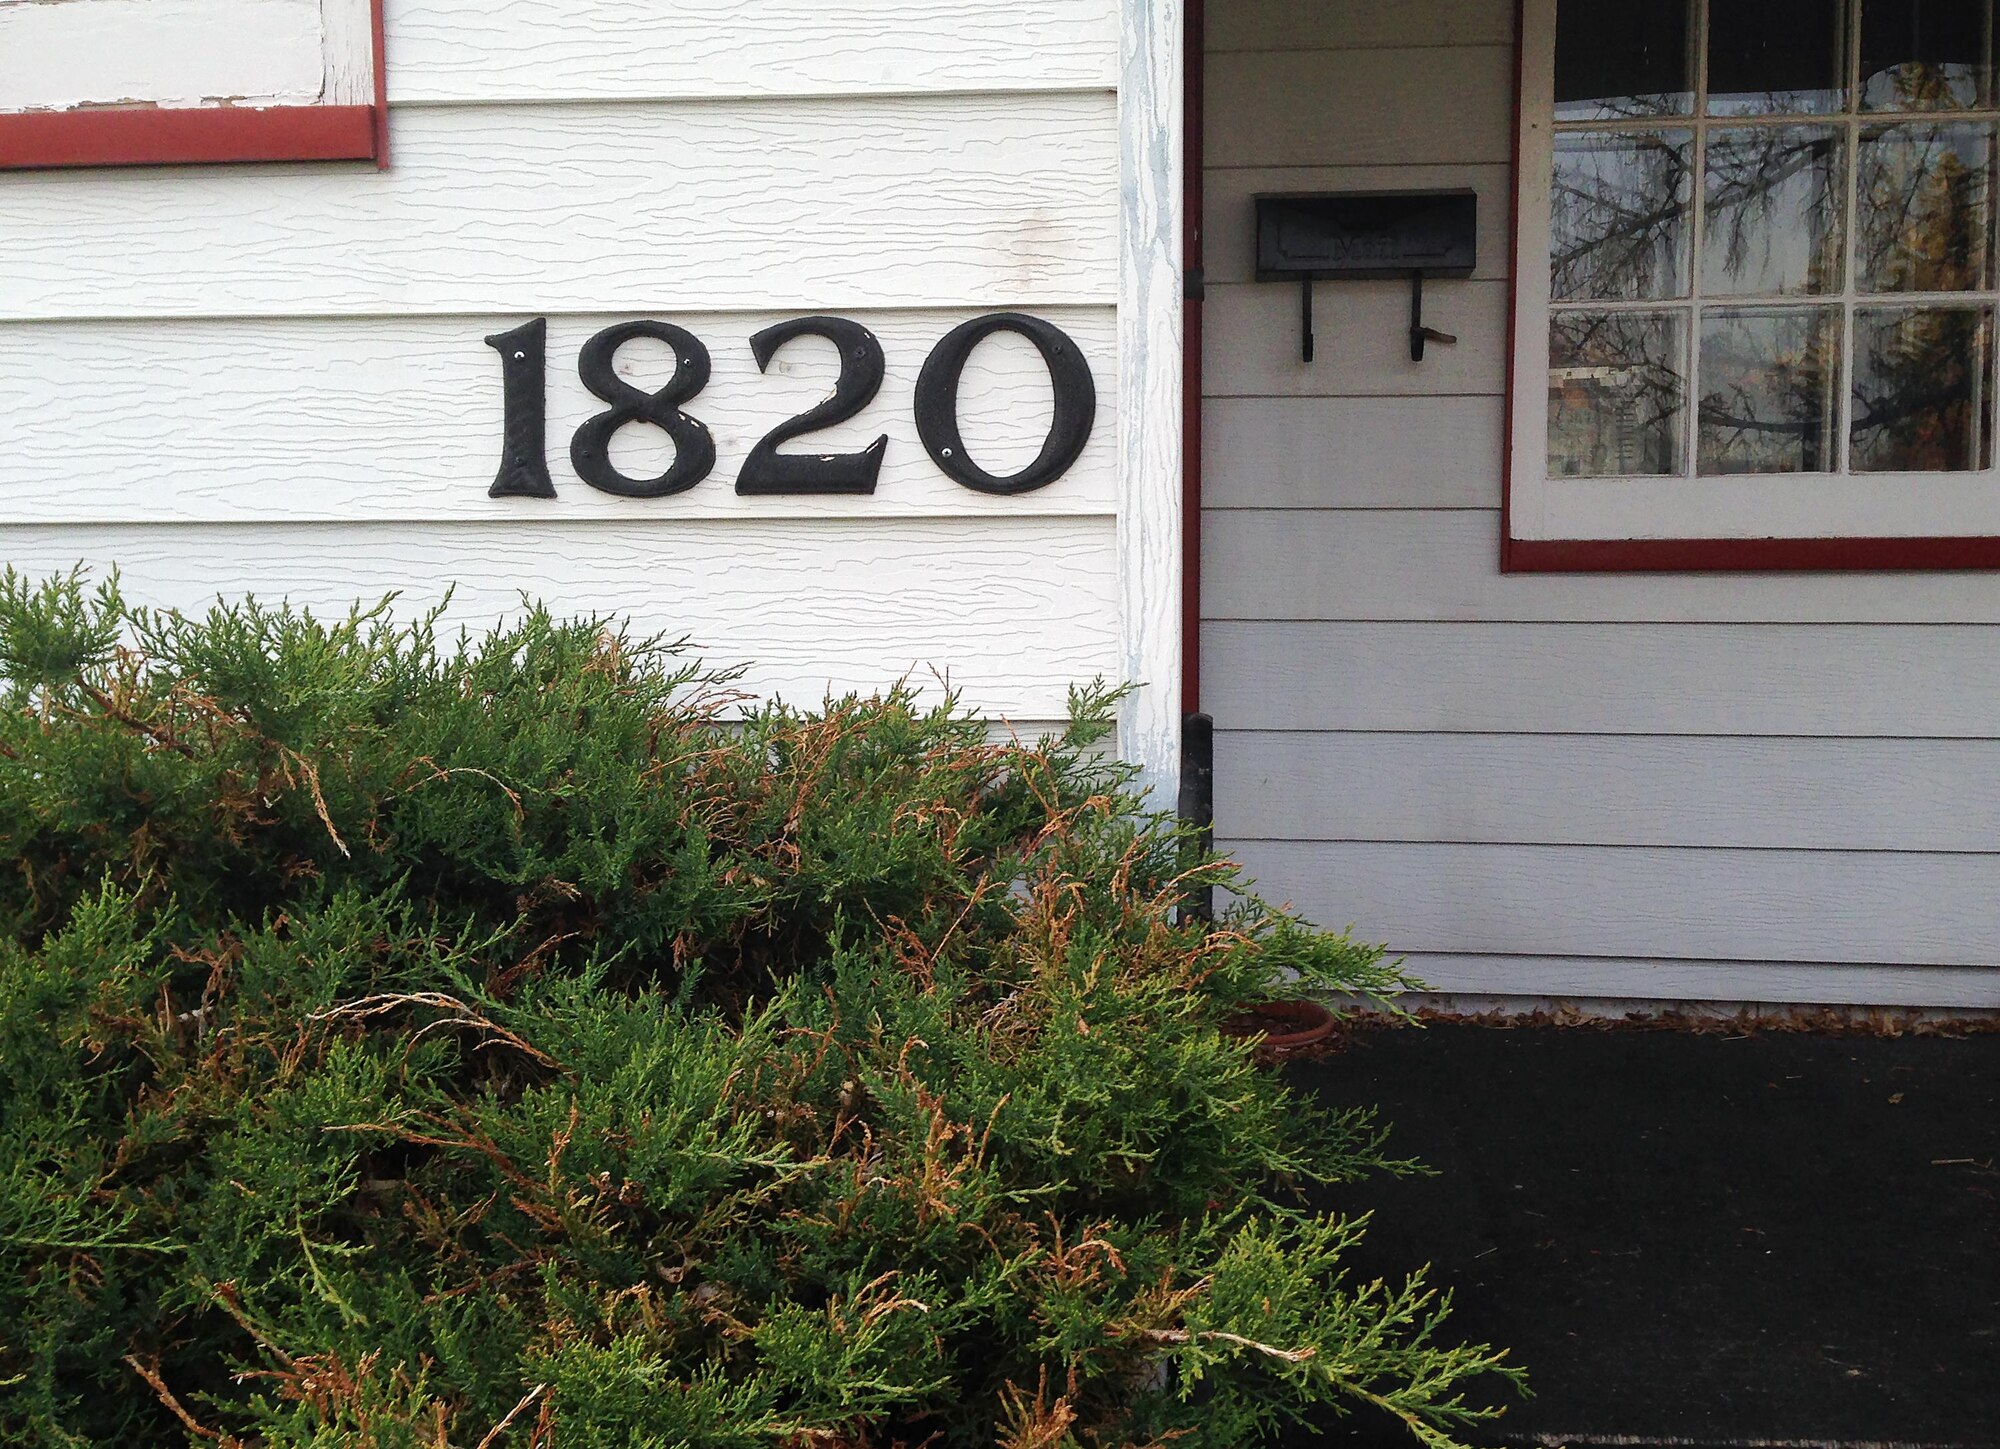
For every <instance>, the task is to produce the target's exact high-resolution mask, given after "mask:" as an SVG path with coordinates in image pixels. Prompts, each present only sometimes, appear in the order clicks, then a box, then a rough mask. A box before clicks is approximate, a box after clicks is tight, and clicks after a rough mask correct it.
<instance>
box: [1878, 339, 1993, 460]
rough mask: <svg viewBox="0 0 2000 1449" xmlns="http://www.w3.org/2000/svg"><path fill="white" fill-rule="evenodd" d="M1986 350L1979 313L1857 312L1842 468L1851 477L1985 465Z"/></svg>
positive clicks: (1988, 445) (1989, 342) (1988, 456)
mask: <svg viewBox="0 0 2000 1449" xmlns="http://www.w3.org/2000/svg"><path fill="white" fill-rule="evenodd" d="M1992 349H1993V314H1992V311H1991V310H1990V309H1989V308H1983V307H1957V308H1946V307H1899V308H1893V309H1891V308H1867V307H1863V308H1859V309H1857V310H1856V311H1855V314H1854V385H1853V393H1854V397H1853V402H1852V408H1853V417H1852V422H1851V424H1850V439H1849V444H1848V466H1849V467H1850V468H1851V469H1853V471H1855V472H1857V473H1862V472H1869V473H1876V472H1897V473H1939V472H1960V471H1964V470H1967V469H1975V468H1987V467H1991V466H1992V463H1993V444H1992V413H1993V402H1992V397H1991V384H1990V382H1989V379H1990V378H1991V376H1992Z"/></svg>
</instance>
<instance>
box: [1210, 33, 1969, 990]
mask: <svg viewBox="0 0 2000 1449" xmlns="http://www.w3.org/2000/svg"><path fill="white" fill-rule="evenodd" d="M1512 12H1513V7H1512V5H1511V4H1507V3H1487V0H1469V3H1463V4H1457V3H1455V4H1450V5H1442V4H1432V3H1429V0H1414V3H1408V4H1385V3H1375V0H1342V3H1333V4H1327V5H1309V6H1297V5H1282V4H1277V3H1265V0H1248V3H1244V4H1232V5H1227V6H1223V7H1220V10H1219V13H1218V14H1212V15H1211V16H1210V21H1209V52H1210V53H1209V56H1208V71H1209V84H1208V90H1207V96H1206V103H1207V107H1208V125H1209V134H1208V141H1207V149H1206V172H1205V176H1204V187H1205V191H1206V217H1205V236H1206V246H1207V261H1208V264H1209V265H1208V278H1209V281H1210V286H1209V289H1208V293H1207V296H1208V301H1207V305H1206V307H1205V312H1204V318H1205V325H1206V332H1207V337H1206V347H1205V354H1204V377H1205V382H1204V388H1203V391H1204V395H1205V402H1204V416H1203V428H1204V438H1203V454H1202V458H1203V493H1204V506H1205V516H1204V519H1203V525H1202V529H1203V534H1202V537H1203V559H1202V591H1203V592H1202V598H1203V617H1204V625H1203V630H1202V658H1203V675H1202V696H1201V698H1202V706H1203V708H1204V709H1206V710H1208V711H1209V712H1210V713H1211V714H1213V716H1214V717H1215V720H1216V726H1217V737H1216V752H1217V767H1216V810H1217V831H1218V835H1219V837H1220V838H1221V840H1222V842H1223V844H1224V846H1225V847H1226V848H1227V849H1229V850H1230V851H1232V853H1234V854H1236V855H1237V856H1238V857H1239V858H1241V859H1242V860H1243V861H1244V863H1245V865H1246V866H1247V867H1248V869H1249V871H1250V873H1251V874H1252V875H1253V876H1254V877H1255V878H1256V884H1257V889H1258V890H1259V891H1260V893H1263V894H1266V895H1268V896H1272V897H1276V898H1279V899H1286V900H1290V901H1293V902H1295V903H1296V904H1297V905H1298V906H1299V907H1300V908H1301V909H1302V910H1304V911H1305V912H1306V913H1307V914H1308V915H1309V916H1311V917H1313V918H1314V919H1316V920H1319V921H1322V922H1324V923H1327V924H1330V925H1344V924H1348V923H1352V924H1353V925H1354V927H1355V929H1356V930H1357V932H1358V933H1359V934H1360V935H1362V936H1364V937H1367V938H1369V939H1374V940H1381V941H1385V942H1386V943H1387V944H1388V945H1389V946H1390V947H1391V948H1392V949H1393V950H1395V951H1397V952H1399V953H1406V955H1407V958H1408V962H1409V965H1410V968H1411V969H1412V970H1413V971H1414V972H1415V973H1416V974H1417V975H1418V976H1419V977H1421V978H1423V979H1424V980H1426V981H1428V982H1429V983H1431V984H1432V985H1433V986H1435V987H1438V988H1439V989H1442V990H1445V991H1448V992H1452V993H1457V994H1462V995H1466V996H1472V997H1479V998H1486V997H1492V996H1510V995H1511V996H1525V997H1537V998H1548V997H1557V998H1575V999H1583V1000H1590V1001H1600V1002H1601V1001H1616V1000H1619V999H1685V1000H1703V1001H1755V1002H1794V1003H1810V1002H1835V1003H1860V1004H1879V1005H1893V1006H1940V1007H1981V1008H2000V911H1996V910H1995V909H1994V906H1993V902H1994V901H1995V900H1996V899H2000V576H1996V575H1993V574H1952V573H1933V574H1921V573H1919V574H1906V575H1893V576H1892V575H1862V574H1845V575H1840V576H1830V575H1755V576H1736V577H1717V576H1714V575H1693V574H1678V575H1676V574H1659V575H1626V576H1610V575H1594V576H1590V575H1569V576H1564V575H1541V576H1505V575H1502V574H1501V573H1500V572H1499V515H1498V510H1499V505H1500V490H1501V460H1502V456H1503V452H1504V439H1503V436H1502V427H1503V420H1502V409H1501V394H1502V393H1503V391H1504V389H1505V385H1506V376H1507V366H1506V364H1507V358H1506V347H1507V307H1508V298H1507V291H1508V288H1507V282H1506V278H1507V272H1508V257H1509V245H1508V237H1507V235H1506V226H1507V219H1508V211H1509V206H1510V196H1509V193H1510V188H1511V179H1510V176H1509V171H1508V164H1507V163H1508V155H1507V152H1508V137H1509V136H1510V134H1511V86H1512V64H1513V54H1512V47H1511V35H1512V23H1513V20H1512ZM1467 185H1469V186H1472V187H1473V188H1474V189H1475V190H1476V191H1477V192H1478V194H1479V205H1480V236H1479V265H1478V267H1477V269H1476V271H1475V274H1474V277H1473V278H1472V279H1471V280H1467V281H1442V282H1434V283H1432V284H1431V285H1430V286H1429V287H1428V288H1427V289H1426V294H1425V312H1426V321H1428V322H1431V323H1433V325H1436V326H1438V327H1440V328H1442V329H1443V330H1445V331H1448V332H1454V333H1457V334H1458V336H1459V339H1460V340H1459V343H1458V345H1457V346H1455V347H1446V346H1436V347H1433V348H1432V349H1430V351H1429V353H1428V355H1427V357H1426V359H1425V360H1424V362H1423V363H1421V364H1413V363H1411V362H1410V361H1409V358H1408V354H1407V352H1406V351H1405V350H1404V340H1405V337H1404V328H1405V327H1406V326H1407V321H1408V317H1407V308H1408V290H1407V288H1406V287H1404V286H1402V285H1400V284H1392V283H1322V284H1319V286H1318V287H1317V288H1316V289H1315V299H1314V300H1315V313H1316V317H1317V322H1318V333H1319V337H1318V359H1317V361H1315V362H1314V363H1312V364H1310V365H1308V364H1306V363H1304V362H1303V361H1301V359H1300V356H1299V326H1298V291H1297V288H1296V287H1295V286H1284V285H1270V284H1258V283H1256V282H1254V281H1253V280H1252V275H1251V270H1252V269H1251V238H1252V226H1251V213H1250V198H1251V197H1253V196H1254V195H1256V194H1258V193H1259V192H1264V191H1279V190H1347V189H1352V190H1369V189H1402V188H1416V187H1436V186H1467ZM1534 345H1535V344H1534V343H1533V342H1530V343H1529V344H1527V346H1528V347H1529V349H1530V352H1532V350H1533V348H1534Z"/></svg>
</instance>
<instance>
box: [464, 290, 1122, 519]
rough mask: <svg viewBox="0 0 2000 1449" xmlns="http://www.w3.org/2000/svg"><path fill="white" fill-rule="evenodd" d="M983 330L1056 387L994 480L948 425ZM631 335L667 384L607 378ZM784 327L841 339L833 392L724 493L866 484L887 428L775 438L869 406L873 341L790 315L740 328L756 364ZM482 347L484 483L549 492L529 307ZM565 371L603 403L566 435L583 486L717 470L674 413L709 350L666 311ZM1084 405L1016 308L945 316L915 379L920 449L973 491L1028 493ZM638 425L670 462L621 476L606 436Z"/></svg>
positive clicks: (1057, 459)
mask: <svg viewBox="0 0 2000 1449" xmlns="http://www.w3.org/2000/svg"><path fill="white" fill-rule="evenodd" d="M995 332H1015V333H1019V334H1020V335H1021V336H1023V337H1025V338H1027V339H1028V340H1029V341H1030V342H1032V343H1033V344H1034V345H1035V350H1036V351H1037V352H1039V353H1041V355H1042V361H1043V362H1044V363H1045V364H1046V365H1047V367H1048V370H1049V383H1050V386H1051V388H1052V389H1053V392H1054V397H1055V410H1054V413H1053V416H1052V417H1051V418H1050V421H1049V433H1048V437H1047V438H1046V439H1044V440H1043V443H1042V450H1041V453H1040V454H1039V455H1038V456H1037V457H1036V458H1035V460H1034V461H1033V462H1032V463H1030V464H1028V466H1027V467H1025V468H1023V469H1021V470H1020V471H1019V472H1018V473H1013V474H1010V475H1008V476H1007V477H1004V478H1000V477H995V476H994V475H993V474H991V473H988V472H987V471H986V470H985V469H983V468H981V467H980V466H979V465H978V464H977V463H974V462H973V461H972V459H971V458H969V457H968V456H967V455H966V451H965V441H964V439H963V438H961V437H960V436H959V426H958V385H959V379H960V377H961V375H962V374H963V373H964V371H965V364H966V361H967V359H968V358H970V357H971V356H972V351H973V349H974V348H975V347H977V346H978V345H979V343H980V342H981V341H982V340H983V339H984V338H987V337H990V336H991V335H992V334H994V333H995ZM635 337H651V338H655V339H657V340H658V341H661V342H664V343H666V344H667V345H668V346H669V347H671V348H673V350H674V375H673V377H672V378H671V379H669V380H668V382H667V385H666V386H665V387H662V388H658V389H656V390H654V391H651V392H648V391H647V390H646V389H644V388H640V387H634V386H633V385H632V384H631V383H629V382H627V381H625V380H624V379H623V378H621V377H619V376H618V374H617V371H616V369H615V367H614V366H613V363H614V362H615V361H616V359H617V356H618V349H619V348H621V347H623V346H624V345H625V344H626V343H627V342H629V341H631V340H632V339H633V338H635ZM796 337H824V338H826V339H827V340H828V341H829V342H831V343H833V344H834V346H835V347H837V348H838V349H839V350H840V376H839V378H838V379H837V380H836V381H835V383H834V388H833V394H832V396H830V397H828V398H827V399H826V401H825V402H823V403H821V404H819V405H818V406H817V407H814V408H810V409H808V410H807V411H805V412H803V413H800V414H799V415H798V416H797V417H795V418H790V419H788V420H786V421H785V422H783V423H780V424H779V425H778V426H777V427H775V428H773V429H771V431H770V432H768V433H766V434H765V435H764V436H763V438H762V439H760V440H759V441H758V443H757V446H756V447H754V448H752V449H751V450H750V456H749V457H747V458H746V459H744V461H743V470H742V472H741V473H739V474H738V475H737V478H736V491H737V492H738V493H745V494H776V493H873V492H874V491H875V481H876V478H877V477H878V476H879V475H880V473H881V471H882V457H883V454H884V453H885V452H886V451H887V450H888V446H889V438H888V435H887V434H886V433H885V434H883V435H882V436H881V437H879V438H877V439H876V440H875V441H874V442H873V443H870V444H869V445H868V446H867V447H866V448H864V449H862V450H861V451H860V452H858V453H781V452H779V451H778V445H779V444H781V443H785V442H789V441H790V440H792V439H793V438H797V437H802V436H804V435H805V434H807V433H812V432H817V431H819V430H820V429H821V428H827V427H831V426H833V425H834V424H835V423H840V422H845V421H846V420H847V419H849V418H851V417H853V416H854V415H855V414H857V413H859V412H860V411H861V410H862V409H863V408H865V407H867V406H868V404H869V403H870V402H872V401H873V400H874V398H875V394H876V393H877V392H879V391H880V390H881V387H882V378H883V375H884V373H885V372H886V371H887V366H886V363H885V361H884V358H883V355H882V344H881V343H880V342H878V341H876V340H875V334H874V333H872V332H870V331H869V330H868V329H867V328H866V327H863V326H862V325H861V324H860V323H858V322H854V321H851V320H849V319H848V318H845V317H799V318H795V319H793V320H791V321H789V322H779V323H777V324H775V325H774V326H771V327H766V328H765V329H764V330H763V331H762V332H759V333H758V334H757V335H756V336H754V337H752V338H751V339H750V352H751V355H752V356H753V357H755V358H756V359H757V368H758V370H759V371H760V372H761V371H764V370H765V369H767V368H768V367H769V366H770V364H771V359H772V358H773V357H775V356H776V355H777V352H778V349H779V348H781V347H783V346H784V345H785V344H786V343H787V342H790V341H791V340H792V339H793V338H796ZM486 345H487V346H488V347H491V348H493V349H494V350H495V351H497V352H498V353H499V354H500V366H501V379H502V382H503V384H504V393H503V396H504V399H505V409H506V410H505V421H504V424H503V427H502V432H501V438H502V442H501V453H500V471H499V474H498V475H497V476H496V477H495V478H494V480H493V486H492V487H491V488H489V489H488V490H487V493H488V495H489V496H490V497H494V498H553V497H555V496H556V489H555V484H554V482H553V481H551V479H550V478H549V467H548V461H547V452H548V418H547V370H548V369H547V357H548V321H547V319H546V318H541V317H537V318H536V319H535V320H534V321H532V322H527V323H524V324H522V325H521V326H519V327H516V328H514V329H513V330H512V331H510V332H499V333H495V334H494V335H493V336H491V337H488V338H487V339H486ZM577 374H578V376H579V377H581V378H582V380H583V384H584V386H586V387H587V388H589V389H590V391H591V393H592V394H593V395H594V396H595V397H597V398H598V399H600V400H601V401H603V402H606V403H609V404H610V406H609V407H608V408H606V409H605V410H604V411H603V412H601V413H598V414H597V415H596V416H594V417H592V418H590V419H589V420H588V421H586V422H585V423H584V424H583V425H582V426H581V427H579V428H578V429H577V430H576V434H575V436H574V437H573V438H572V439H571V440H570V465H571V467H573V468H574V469H575V470H576V475H577V477H579V478H581V479H582V480H583V481H584V482H586V483H588V484H589V485H590V486H591V487H593V488H597V489H600V490H602V491H603V492H606V493H615V494H618V495H620V496H621V497H625V498H662V497H665V496H666V495H668V494H670V493H681V492H685V491H686V490H687V489H689V488H692V487H694V485H695V484H697V483H699V482H700V481H701V480H702V479H703V478H706V477H707V476H708V474H709V472H710V471H711V470H712V469H713V468H714V467H715V439H714V438H713V437H712V436H711V435H710V433H709V431H708V429H707V427H706V426H704V425H703V424H702V423H701V421H700V420H699V419H697V418H694V417H691V416H689V415H688V414H687V413H684V412H682V411H681V405H682V404H683V403H686V402H688V401H690V400H691V399H693V398H694V397H695V396H696V395H697V394H699V393H700V392H701V390H702V389H703V388H704V387H706V386H707V385H708V374H709V356H708V349H707V348H706V347H704V346H703V345H702V343H701V339H700V338H698V337H696V336H695V335H694V334H693V333H691V332H689V331H687V330H685V329H684V328H680V327H676V326H674V325H672V324H671V323H668V322H652V321H637V322H621V323H619V324H618V325H617V326H614V327H607V328H605V329H604V330H603V331H602V332H599V333H598V334H597V335H596V336H595V337H592V338H591V339H590V341H588V342H586V343H584V345H583V351H582V352H581V353H580V354H579V356H578V358H577ZM1096 416H1097V388H1096V386H1095V384H1093V383H1092V381H1091V377H1090V365H1089V364H1088V363H1087V362H1085V361H1084V358H1083V354H1082V352H1081V351H1080V350H1079V349H1078V348H1077V345H1076V343H1075V342H1073V341H1072V340H1071V339H1070V338H1069V336H1068V334H1066V333H1065V332H1064V331H1063V330H1062V329H1061V328H1060V327H1057V326H1055V325H1054V324H1053V323H1050V322H1045V321H1043V320H1042V319H1041V318H1039V317H1030V316H1028V315H1027V314H1026V313H1022V312H994V313H990V314H988V315H987V316H984V317H975V318H973V319H972V320H971V321H970V322H965V323H961V324H960V325H959V326H957V327H954V328H953V329H952V330H951V331H950V332H948V333H946V334H945V335H944V337H943V338H942V339H941V340H940V341H939V342H938V344H937V346H936V347H934V348H932V349H931V354H930V356H929V357H928V358H926V359H925V360H924V365H923V370H922V371H921V372H920V373H919V374H918V376H917V396H916V422H917V436H918V437H919V438H921V439H922V440H923V445H924V450H925V451H926V452H928V453H929V454H930V456H931V459H932V461H933V462H935V463H936V464H937V465H938V468H939V469H940V470H941V471H942V472H943V473H944V475H945V476H946V477H947V478H950V479H952V480H953V481H954V482H956V483H960V484H963V485H964V486H965V487H967V488H971V489H974V490H975V491H977V492H980V493H1001V494H1013V493H1027V492H1030V491H1032V490H1033V489H1036V488H1045V487H1047V486H1048V485H1049V484H1051V483H1053V482H1055V481H1056V479H1058V478H1060V477H1062V475H1063V474H1064V473H1067V472H1068V471H1069V470H1070V468H1071V467H1072V466H1073V465H1074V464H1075V462H1076V460H1077V458H1078V457H1079V456H1080V455H1081V454H1082V452H1083V446H1084V444H1085V443H1086V442H1088V441H1089V439H1090V430H1091V426H1092V424H1093V423H1094V421H1095V419H1096ZM636 422H645V423H651V424H653V425H654V426H656V427H658V428H660V429H662V430H664V431H665V432H666V434H667V436H668V437H669V438H670V439H672V440H673V444H674V461H673V465H672V466H671V467H669V468H668V469H667V471H666V472H664V473H662V474H661V475H660V476H659V477H657V478H628V477H626V476H625V475H624V474H623V473H620V472H619V471H618V470H617V468H615V467H614V466H612V463H611V439H612V437H613V435H614V434H616V433H617V432H618V430H619V429H620V428H622V427H624V426H625V425H626V424H628V423H636Z"/></svg>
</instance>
